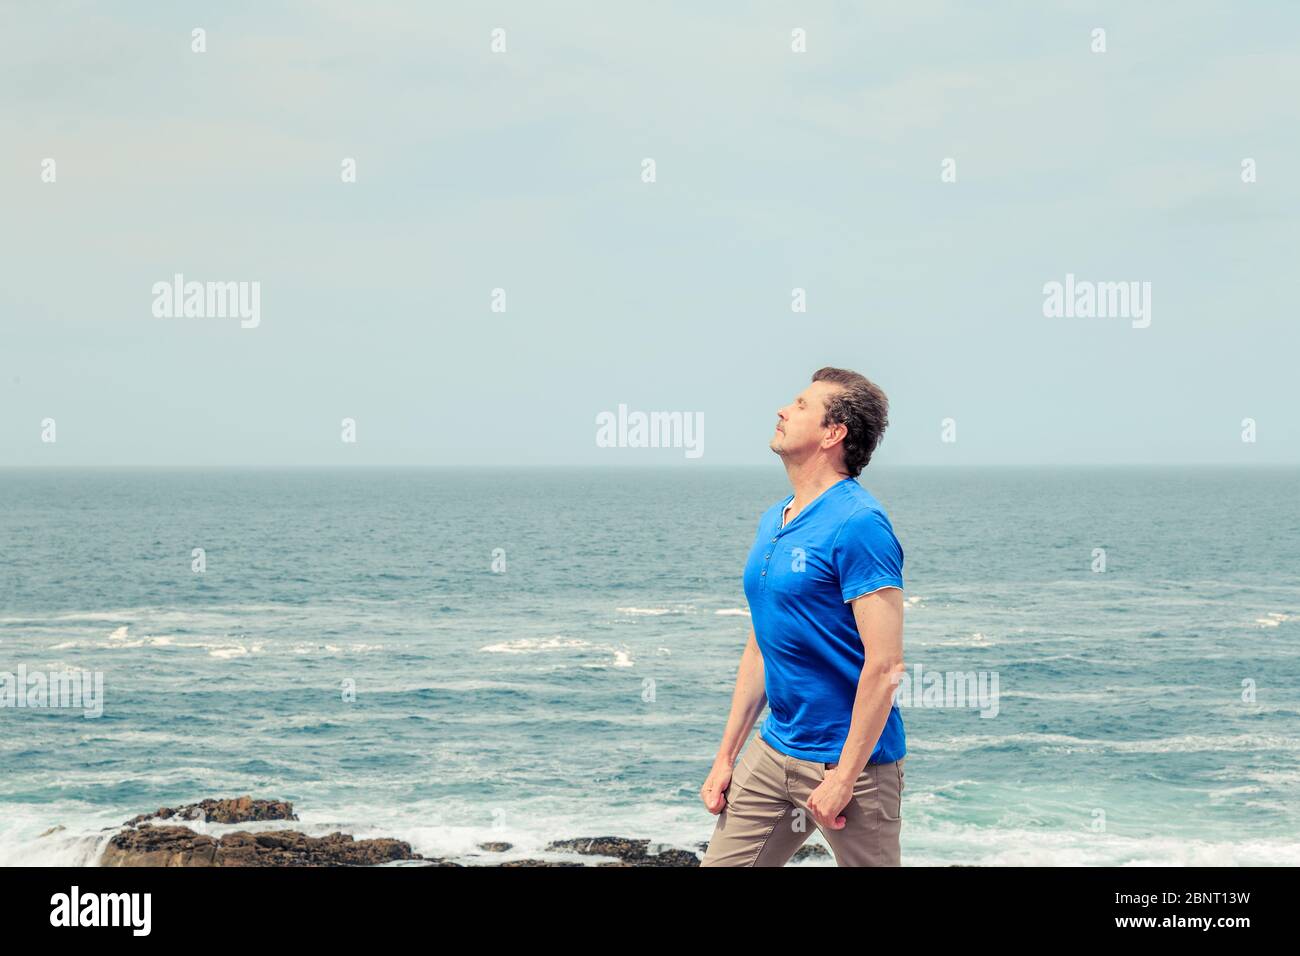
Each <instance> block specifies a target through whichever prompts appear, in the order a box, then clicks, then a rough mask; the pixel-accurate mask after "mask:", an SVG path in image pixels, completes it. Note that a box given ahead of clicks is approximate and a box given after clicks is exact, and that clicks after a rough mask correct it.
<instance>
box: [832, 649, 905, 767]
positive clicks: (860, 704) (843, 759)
mask: <svg viewBox="0 0 1300 956" xmlns="http://www.w3.org/2000/svg"><path fill="white" fill-rule="evenodd" d="M897 689H898V677H897V674H895V673H891V672H889V671H882V670H881V669H879V668H876V667H870V666H868V667H864V668H862V676H861V677H859V678H858V693H857V696H856V697H855V698H854V700H853V717H852V719H851V721H850V723H849V735H848V738H847V739H846V740H845V741H844V749H843V750H841V751H840V762H839V766H838V767H837V768H836V771H837V773H840V774H841V775H842V776H846V777H847V778H848V779H850V780H856V779H857V778H858V774H860V773H862V768H863V767H865V766H866V765H867V761H868V760H870V759H871V754H872V752H873V751H874V750H875V749H876V744H877V743H879V742H880V735H881V733H883V732H884V729H885V722H886V721H888V720H889V711H890V709H891V708H892V707H893V704H894V691H895V690H897Z"/></svg>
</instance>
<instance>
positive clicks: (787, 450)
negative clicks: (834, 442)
mask: <svg viewBox="0 0 1300 956" xmlns="http://www.w3.org/2000/svg"><path fill="white" fill-rule="evenodd" d="M837 391H839V386H838V385H835V384H834V383H832V382H813V383H812V384H811V385H809V386H808V387H807V388H805V389H804V390H803V391H802V392H800V393H799V394H798V395H796V396H795V399H794V401H792V402H791V403H790V404H789V405H787V406H785V408H782V409H780V410H779V411H777V413H776V431H775V432H774V433H773V435H772V441H771V444H770V445H769V447H770V448H771V449H772V451H774V452H776V453H777V454H778V455H780V456H781V457H782V458H794V459H795V460H796V461H801V460H803V459H805V458H807V457H808V456H809V455H811V454H812V453H813V452H815V451H816V450H817V449H818V448H819V447H821V443H822V439H824V438H826V437H827V435H828V434H830V431H831V429H832V428H834V427H835V426H833V425H823V424H822V420H823V419H824V418H825V416H826V398H827V397H828V396H831V395H834V394H835V393H836V392H837Z"/></svg>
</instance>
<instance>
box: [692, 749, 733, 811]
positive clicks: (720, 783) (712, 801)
mask: <svg viewBox="0 0 1300 956" xmlns="http://www.w3.org/2000/svg"><path fill="white" fill-rule="evenodd" d="M729 786H731V764H729V763H727V762H726V760H724V759H723V758H721V757H719V758H718V759H717V760H715V761H714V762H713V769H712V770H710V771H709V776H708V778H707V779H706V780H705V781H704V786H702V787H700V799H701V800H703V801H704V807H705V809H706V810H708V811H709V812H710V813H713V814H717V813H721V812H722V808H723V807H725V806H726V805H727V798H726V796H725V792H726V789H727V787H729Z"/></svg>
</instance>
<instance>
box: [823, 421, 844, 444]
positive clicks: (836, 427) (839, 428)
mask: <svg viewBox="0 0 1300 956" xmlns="http://www.w3.org/2000/svg"><path fill="white" fill-rule="evenodd" d="M829 427H830V430H829V431H828V432H827V433H826V438H823V439H822V441H823V442H825V441H826V440H827V439H829V440H830V444H825V445H823V446H822V447H824V448H834V447H835V443H836V442H838V441H842V440H843V439H844V436H846V435H847V434H848V433H849V426H848V425H845V424H844V423H843V422H836V423H835V424H833V425H831V426H829Z"/></svg>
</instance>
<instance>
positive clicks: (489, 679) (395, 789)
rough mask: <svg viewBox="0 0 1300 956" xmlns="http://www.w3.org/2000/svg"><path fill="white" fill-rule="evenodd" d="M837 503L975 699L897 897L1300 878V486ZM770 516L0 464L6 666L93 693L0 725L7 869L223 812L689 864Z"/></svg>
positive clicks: (681, 495)
mask: <svg viewBox="0 0 1300 956" xmlns="http://www.w3.org/2000/svg"><path fill="white" fill-rule="evenodd" d="M860 482H861V483H862V484H863V486H864V487H866V488H867V489H868V490H870V491H871V492H872V493H873V494H874V495H875V496H876V497H877V498H878V499H880V501H881V503H882V504H883V505H884V506H885V508H886V510H887V511H888V513H889V515H890V518H891V520H892V522H893V524H894V527H895V529H896V531H897V533H898V536H899V539H900V541H901V543H902V545H903V548H904V552H905V564H904V569H903V573H904V580H905V584H906V590H905V594H906V600H907V609H906V619H905V620H906V623H905V629H904V646H905V657H906V663H907V667H908V670H909V672H912V671H914V670H915V668H916V667H917V665H918V664H919V665H920V666H921V667H922V669H923V671H924V672H929V673H936V672H937V673H941V674H971V673H973V674H976V675H985V676H986V677H989V676H995V677H996V681H997V682H996V685H995V686H996V688H997V696H996V707H993V708H990V707H988V706H985V707H983V708H981V707H978V706H975V705H976V704H977V703H979V702H975V701H965V702H961V701H956V702H954V701H945V700H937V701H930V702H927V701H926V700H924V699H923V698H921V697H920V695H917V699H915V700H912V701H910V702H908V701H905V702H904V703H903V704H902V705H901V706H902V714H903V721H904V725H905V728H906V738H907V761H906V765H905V766H906V771H907V776H906V790H905V792H904V797H903V831H902V854H903V863H904V865H949V864H967V865H970V864H975V865H1000V864H1009V865H1065V866H1076V865H1079V866H1099V865H1144V864H1149V865H1193V864H1195V865H1202V864H1205V865H1227V866H1232V865H1296V864H1300V653H1298V650H1300V647H1298V645H1300V509H1298V508H1297V492H1300V470H1297V469H1293V468H1265V469H1229V468H1185V469H1177V468H1136V467H1134V468H1055V469H1029V468H1026V469H1019V468H984V469H977V468H893V469H890V468H885V467H872V468H871V469H868V471H867V472H865V473H864V474H863V475H862V476H861V478H860ZM788 492H789V486H788V485H787V483H786V480H785V475H784V472H783V470H782V469H781V467H780V465H779V463H778V462H776V461H775V460H774V461H773V463H772V464H771V465H770V466H767V467H754V468H720V467H700V468H698V469H697V468H694V467H689V466H684V467H673V468H664V469H631V468H627V469H624V468H604V469H595V468H592V469H582V468H531V469H529V468H522V469H481V470H480V469H470V468H462V469H454V468H449V469H335V470H326V469H322V470H316V469H286V470H265V469H260V470H259V469H248V470H239V469H214V470H201V469H193V470H186V469H177V470H146V469H121V470H114V469H86V470H77V469H62V470H35V469H9V470H4V471H0V500H2V501H3V508H0V672H11V673H17V671H18V668H19V667H20V666H21V667H24V668H25V669H26V671H27V672H28V673H29V674H30V673H32V672H38V671H39V672H45V673H48V672H50V671H62V670H63V669H64V668H72V669H76V670H79V671H86V672H92V673H96V672H97V673H100V674H102V679H103V685H102V686H103V696H102V700H101V701H100V705H101V706H102V713H101V714H100V715H99V716H86V714H87V713H89V712H90V711H88V710H87V709H86V708H84V707H82V708H76V707H45V708H41V707H29V708H17V707H0V864H5V865H19V864H37V865H45V864H88V863H93V861H94V860H95V859H97V856H98V852H99V849H100V848H101V847H102V845H103V842H104V841H105V840H106V839H107V837H108V836H109V835H110V834H111V831H112V828H115V827H117V826H119V825H120V824H121V823H122V822H123V821H125V820H126V819H128V818H130V817H133V816H135V815H137V814H140V813H145V812H148V811H151V810H153V809H156V808H157V807H159V806H163V805H168V806H174V805H177V804H180V803H188V802H193V801H197V800H200V799H202V798H205V797H231V796H237V795H240V794H244V793H249V794H251V795H252V796H254V797H258V798H276V799H284V800H291V801H293V802H294V804H295V805H296V809H297V811H298V813H299V815H300V817H301V821H300V822H299V823H296V824H292V825H293V826H295V827H296V828H299V829H303V830H305V831H307V832H309V833H326V832H330V831H332V830H343V831H345V832H349V833H352V834H354V835H356V836H357V837H358V838H363V837H370V836H391V837H397V838H399V839H402V840H407V841H409V842H410V843H411V844H412V845H413V848H414V849H415V850H416V851H418V852H420V853H423V854H425V855H427V856H428V855H436V856H450V857H453V858H456V859H462V860H464V861H483V860H484V859H485V854H483V853H482V851H479V850H477V849H476V848H477V845H478V844H479V843H481V842H484V841H488V840H491V841H505V842H509V843H511V844H512V849H511V850H510V851H509V852H508V853H507V854H506V855H505V856H506V857H507V858H513V857H526V856H527V857H537V856H545V855H547V854H545V853H544V852H543V848H544V847H545V845H546V844H547V843H548V842H549V841H551V840H556V839H566V838H572V837H582V836H602V835H613V836H624V837H632V838H646V839H649V840H651V841H652V843H656V844H661V845H664V846H676V847H685V848H694V847H695V846H696V845H697V844H699V843H701V842H705V841H707V840H708V839H709V836H710V834H711V833H712V830H713V825H714V821H715V819H716V818H715V817H714V816H712V815H711V814H709V813H708V811H707V810H705V809H704V807H703V806H702V804H701V802H700V798H699V788H700V785H701V784H702V782H703V780H704V777H705V776H706V774H707V772H708V770H709V767H710V765H711V763H712V758H713V755H714V753H715V752H716V749H717V746H718V742H719V739H720V735H721V732H722V728H723V725H724V724H725V722H726V718H727V710H728V706H729V703H730V697H731V692H732V688H733V684H734V680H735V673H736V667H737V664H738V660H739V655H740V652H741V650H742V648H743V647H744V644H745V642H746V639H747V636H748V629H749V617H748V615H747V611H746V605H745V598H744V592H743V590H742V587H741V568H742V565H743V563H744V560H745V556H746V554H747V552H748V549H749V546H750V544H751V543H752V541H753V537H754V533H755V527H756V523H757V520H758V517H759V515H760V514H761V513H762V512H763V510H764V509H766V508H767V507H769V506H770V505H772V504H773V503H775V502H776V501H778V500H780V499H781V498H783V497H784V496H785V495H786V494H788ZM196 549H202V552H196ZM1102 561H1104V570H1103V569H1102V567H1100V566H1099V563H1100V562H1102ZM196 568H197V569H198V570H196ZM990 686H993V685H990ZM984 703H987V702H984ZM932 704H934V705H933V706H932ZM940 705H942V706H940ZM760 720H761V718H760ZM198 828H199V829H207V830H208V831H210V832H224V831H225V830H229V829H234V827H224V828H222V827H219V826H215V825H211V826H207V827H204V826H202V825H200V826H199V827H198ZM51 830H53V832H47V831H51ZM42 834H45V835H42ZM817 842H820V837H818V836H815V835H814V837H812V838H811V839H810V843H817ZM498 856H499V855H498ZM494 858H497V857H496V856H494ZM830 862H831V861H829V859H826V858H812V859H810V860H808V861H806V862H803V863H800V864H798V865H827V864H828V863H830Z"/></svg>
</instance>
